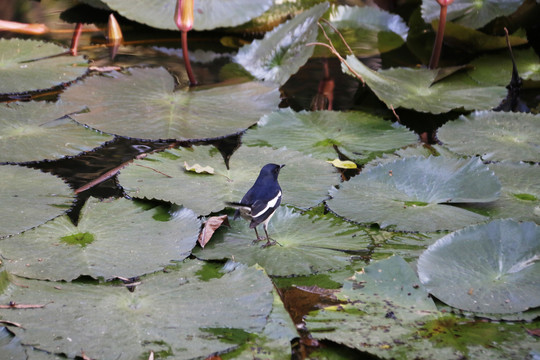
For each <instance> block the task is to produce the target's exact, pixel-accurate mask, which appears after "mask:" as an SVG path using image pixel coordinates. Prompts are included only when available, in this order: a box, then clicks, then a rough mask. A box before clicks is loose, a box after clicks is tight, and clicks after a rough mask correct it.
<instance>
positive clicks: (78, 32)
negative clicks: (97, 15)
mask: <svg viewBox="0 0 540 360" xmlns="http://www.w3.org/2000/svg"><path fill="white" fill-rule="evenodd" d="M82 26H83V24H82V23H77V25H76V26H75V31H73V37H72V38H71V48H70V49H69V52H70V53H71V55H73V56H77V48H78V47H79V39H80V38H81V33H82Z"/></svg>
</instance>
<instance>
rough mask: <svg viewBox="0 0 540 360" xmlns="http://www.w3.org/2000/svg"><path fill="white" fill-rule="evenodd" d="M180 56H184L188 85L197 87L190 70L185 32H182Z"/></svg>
mask: <svg viewBox="0 0 540 360" xmlns="http://www.w3.org/2000/svg"><path fill="white" fill-rule="evenodd" d="M182 54H183V55H184V63H185V64H186V71H187V75H188V78H189V83H190V85H191V86H193V85H197V80H195V76H194V75H193V70H192V69H191V63H190V62H189V53H188V46H187V31H182Z"/></svg>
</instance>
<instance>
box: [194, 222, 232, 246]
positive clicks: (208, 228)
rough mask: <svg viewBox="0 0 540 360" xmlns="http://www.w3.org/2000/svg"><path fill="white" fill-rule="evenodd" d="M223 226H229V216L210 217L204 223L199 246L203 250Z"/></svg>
mask: <svg viewBox="0 0 540 360" xmlns="http://www.w3.org/2000/svg"><path fill="white" fill-rule="evenodd" d="M221 225H226V226H230V225H229V218H228V216H227V215H221V216H212V217H209V218H208V220H206V222H205V223H204V226H203V228H202V230H201V232H200V233H199V244H200V245H201V247H202V248H204V246H205V245H206V244H208V242H209V241H210V239H211V238H212V235H214V232H215V231H216V230H217V229H218V228H219V227H220V226H221Z"/></svg>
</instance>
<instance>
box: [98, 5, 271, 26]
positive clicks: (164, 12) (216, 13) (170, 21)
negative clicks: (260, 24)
mask: <svg viewBox="0 0 540 360" xmlns="http://www.w3.org/2000/svg"><path fill="white" fill-rule="evenodd" d="M102 1H103V2H104V3H106V4H107V5H108V6H109V7H110V8H112V9H114V10H116V11H118V12H119V13H120V14H122V15H123V16H125V17H127V18H128V19H132V20H135V21H138V22H140V23H143V24H147V25H150V26H153V27H155V28H159V29H168V30H178V27H177V26H176V23H175V22H174V14H175V11H176V4H177V3H178V0H130V1H129V2H125V1H123V0H102ZM272 3H273V2H272V1H271V0H257V1H252V0H228V1H222V0H197V1H195V2H194V8H193V16H194V19H193V29H195V30H211V29H215V28H218V27H231V26H236V25H240V24H243V23H245V22H247V21H249V20H251V19H252V18H254V17H257V16H259V15H261V14H262V13H263V12H265V11H266V10H268V9H269V8H270V6H271V5H272Z"/></svg>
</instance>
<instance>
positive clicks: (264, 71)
mask: <svg viewBox="0 0 540 360" xmlns="http://www.w3.org/2000/svg"><path fill="white" fill-rule="evenodd" d="M327 9H328V3H326V2H324V3H322V4H318V5H316V6H314V7H312V8H311V9H309V10H307V11H304V12H303V13H301V14H300V15H297V16H296V17H295V18H294V19H291V20H289V21H287V22H286V23H284V24H281V25H279V26H278V27H276V28H275V29H273V30H272V31H270V32H268V33H267V34H266V35H265V36H264V39H262V40H254V41H253V42H252V43H251V44H249V45H246V46H244V47H242V48H241V49H240V50H239V51H238V54H237V55H236V56H235V57H234V61H235V62H237V63H239V64H240V65H242V66H243V67H244V68H245V69H246V70H248V71H249V72H250V73H251V74H252V75H253V76H255V77H256V78H257V79H261V80H262V79H264V80H267V81H273V82H275V83H278V84H280V85H283V84H284V83H285V82H286V81H287V80H288V79H289V77H290V76H291V75H292V74H294V73H296V72H297V71H298V69H299V68H300V67H301V66H302V65H304V64H305V62H306V61H307V60H308V59H309V58H310V57H311V55H312V54H313V47H309V46H306V44H307V43H310V42H313V41H315V39H316V38H317V32H318V29H319V28H318V26H317V22H318V21H319V18H320V17H321V16H322V15H323V13H324V12H325V11H326V10H327Z"/></svg>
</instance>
